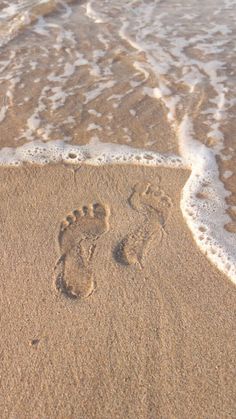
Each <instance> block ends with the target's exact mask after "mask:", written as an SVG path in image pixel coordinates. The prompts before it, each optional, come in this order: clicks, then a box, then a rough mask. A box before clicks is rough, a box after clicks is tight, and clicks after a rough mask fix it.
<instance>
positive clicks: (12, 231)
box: [0, 165, 236, 419]
mask: <svg viewBox="0 0 236 419" xmlns="http://www.w3.org/2000/svg"><path fill="white" fill-rule="evenodd" d="M188 176H189V172H188V171H186V170H182V169H181V170H180V169H179V170H175V169H167V168H145V167H140V166H139V167H138V166H137V167H136V166H130V167H127V166H126V167H124V166H122V165H121V166H107V167H92V166H88V165H82V166H80V167H77V168H75V167H72V166H63V165H47V166H44V167H40V166H37V165H25V166H23V167H20V168H4V167H1V168H0V183H1V189H0V195H1V199H0V217H1V233H0V234H1V241H0V247H1V254H2V258H1V270H0V276H1V280H0V283H1V292H0V299H1V302H0V312H1V313H0V316H1V339H0V354H1V357H0V359H1V361H0V362H1V392H0V416H1V417H2V418H19V419H21V418H22V419H23V418H24V419H26V418H35V419H36V418H45V419H46V418H60V419H65V418H76V419H78V418H79V419H80V418H81V419H84V418H97V419H100V418H107V419H108V418H109V419H110V418H121V419H123V418H145V419H146V418H153V419H154V418H232V417H234V416H235V409H236V395H235V386H234V381H235V364H236V362H235V361H236V359H235V358H236V352H235V339H236V327H235V324H236V322H235V302H236V294H235V287H234V286H233V284H232V283H231V282H230V281H229V280H228V279H227V278H226V277H225V276H224V275H222V274H221V273H220V272H219V271H217V270H216V269H215V267H214V266H212V265H211V264H210V262H209V261H208V260H207V259H206V257H205V256H204V255H203V254H202V253H201V252H200V251H199V250H198V248H197V247H196V244H195V243H194V241H193V239H192V236H191V233H190V232H189V230H188V228H187V227H186V224H185V222H184V220H183V218H182V214H181V212H180V195H181V190H182V188H183V185H184V184H185V182H186V180H187V178H188ZM75 210H77V211H78V212H73V211H75ZM68 216H70V218H67V217H68ZM66 218H67V221H65V220H66ZM58 266H59V267H60V271H58Z"/></svg>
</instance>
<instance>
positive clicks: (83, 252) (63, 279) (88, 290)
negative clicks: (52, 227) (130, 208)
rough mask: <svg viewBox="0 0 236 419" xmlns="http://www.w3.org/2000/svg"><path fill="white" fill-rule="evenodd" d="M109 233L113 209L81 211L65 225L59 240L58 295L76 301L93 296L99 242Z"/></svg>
mask: <svg viewBox="0 0 236 419" xmlns="http://www.w3.org/2000/svg"><path fill="white" fill-rule="evenodd" d="M108 229H109V209H108V208H105V206H103V205H102V204H98V203H96V204H91V205H89V206H84V207H81V208H79V209H77V210H75V211H73V212H72V213H71V214H69V215H68V216H67V217H66V219H65V220H64V221H62V223H61V226H60V232H59V236H58V241H59V247H60V253H61V256H60V258H59V260H58V261H57V263H56V266H55V269H54V273H55V285H56V288H57V290H58V291H60V292H61V293H63V294H64V295H65V296H67V297H69V298H72V299H77V298H86V297H89V296H90V295H91V294H92V293H93V291H94V289H95V281H94V277H93V273H92V271H91V260H92V258H93V255H94V251H95V249H96V246H97V241H98V239H99V238H100V237H101V235H102V234H104V233H106V232H107V231H108Z"/></svg>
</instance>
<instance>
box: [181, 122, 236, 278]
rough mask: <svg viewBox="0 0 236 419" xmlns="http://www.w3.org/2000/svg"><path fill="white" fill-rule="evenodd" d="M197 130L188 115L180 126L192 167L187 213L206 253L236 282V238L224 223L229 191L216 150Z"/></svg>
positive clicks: (185, 154)
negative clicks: (198, 136)
mask: <svg viewBox="0 0 236 419" xmlns="http://www.w3.org/2000/svg"><path fill="white" fill-rule="evenodd" d="M193 135H194V130H193V127H192V123H191V120H190V118H189V117H188V116H187V115H186V116H185V117H184V118H183V121H182V123H181V124H180V127H179V139H180V150H181V155H182V156H183V157H184V158H185V160H186V162H188V163H189V165H190V166H191V169H192V172H191V175H190V177H189V179H188V181H187V182H186V184H185V186H184V188H183V192H182V199H181V209H182V213H183V216H184V218H185V220H186V222H187V224H188V226H189V228H190V230H191V231H192V234H193V237H194V239H195V241H196V243H197V244H198V246H199V248H200V249H201V250H202V252H203V253H204V254H205V255H206V256H207V258H208V259H209V260H210V261H211V262H212V263H214V264H215V265H216V266H217V267H218V268H219V269H220V270H221V271H222V272H224V273H225V274H226V275H228V276H229V278H230V279H231V280H232V281H233V282H234V283H235V284H236V254H235V245H236V239H235V235H234V234H233V233H230V232H228V231H226V230H225V228H224V225H225V224H227V223H228V222H229V221H231V219H230V217H229V216H228V215H227V213H226V210H227V205H226V202H225V199H224V198H226V197H227V196H228V195H229V192H227V191H226V190H225V189H224V187H223V184H222V182H220V180H219V171H218V166H217V164H216V159H215V153H214V152H213V151H212V150H211V149H209V148H207V147H206V146H205V145H204V144H201V143H199V142H198V141H196V140H195V139H194V137H193Z"/></svg>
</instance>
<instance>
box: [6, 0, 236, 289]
mask: <svg viewBox="0 0 236 419" xmlns="http://www.w3.org/2000/svg"><path fill="white" fill-rule="evenodd" d="M235 9H236V1H235V0H225V1H223V0H221V1H208V2H205V3H204V4H203V3H201V2H199V1H195V0H190V1H184V0H182V1H181V2H178V1H175V0H171V1H169V0H166V1H161V0H160V1H154V0H152V1H151V0H146V1H145V0H133V1H131V0H129V1H128V0H123V1H122V2H121V1H118V0H109V1H108V0H101V1H99V2H97V1H95V0H94V1H93V0H92V1H87V2H86V1H84V2H83V1H67V2H65V1H57V0H53V1H52V0H51V1H50V0H49V1H48V0H41V1H40V0H25V1H16V0H15V1H13V2H12V1H11V2H10V1H2V2H1V5H0V45H1V47H0V95H1V99H0V101H1V102H0V136H1V147H2V150H1V151H0V159H1V162H2V164H19V163H20V162H22V161H32V162H38V163H42V164H45V163H48V162H50V161H61V160H63V161H67V162H68V163H78V162H80V161H87V163H90V164H106V163H109V164H110V163H112V162H114V163H117V162H118V163H120V162H127V163H135V164H138V163H139V164H147V165H165V166H167V167H168V166H169V167H180V166H182V167H189V168H190V169H191V176H190V178H189V180H188V182H187V184H186V185H185V187H184V190H183V197H182V201H181V209H182V212H183V215H184V218H185V220H186V222H187V224H188V226H189V228H190V229H191V231H192V234H193V236H194V238H195V240H196V243H197V244H198V246H199V247H200V248H201V250H202V251H203V252H204V253H205V254H206V255H207V257H208V258H209V259H210V260H211V261H212V262H213V263H214V264H215V265H216V266H217V267H218V268H219V269H221V270H222V271H223V272H225V273H226V274H227V275H228V276H229V278H231V280H233V281H234V282H236V256H235V246H236V164H235V162H236V151H235V150H236V141H235V138H234V135H235V134H234V133H235V131H236V123H235V118H234V114H235V108H236V99H235V90H236V87H235V86H236V83H235V81H236V80H235V74H236V71H235V59H234V57H235V39H236V37H235V32H236V29H235V20H236V13H235V12H236V10H235ZM4 147H5V148H4ZM6 147H11V148H6Z"/></svg>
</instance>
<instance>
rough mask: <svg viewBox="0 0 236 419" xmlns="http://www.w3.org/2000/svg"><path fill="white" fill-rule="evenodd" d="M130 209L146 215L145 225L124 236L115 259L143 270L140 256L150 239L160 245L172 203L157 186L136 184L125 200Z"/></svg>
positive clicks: (142, 255)
mask: <svg viewBox="0 0 236 419" xmlns="http://www.w3.org/2000/svg"><path fill="white" fill-rule="evenodd" d="M128 202H129V204H130V206H131V207H132V208H133V209H134V210H135V211H138V212H140V213H142V214H143V215H144V216H145V222H144V223H143V225H142V226H140V227H138V228H137V229H136V230H135V231H134V232H133V233H131V234H129V235H127V236H125V237H124V239H123V240H122V241H121V242H120V243H119V244H118V246H117V247H116V249H115V252H114V256H115V259H116V260H117V261H118V262H119V263H121V264H123V265H133V264H137V265H138V266H139V267H140V268H141V269H142V268H143V257H144V255H145V252H146V251H147V250H148V247H149V245H150V244H151V242H152V239H154V238H155V239H157V238H158V240H159V242H161V240H162V238H163V235H164V234H165V223H166V220H167V218H168V215H169V210H170V208H171V206H172V201H171V199H170V197H169V196H168V195H166V194H165V193H164V192H163V190H162V189H161V188H160V187H159V186H156V187H154V186H152V185H151V184H150V183H138V184H137V185H135V187H134V188H133V192H132V194H131V196H130V197H129V199H128Z"/></svg>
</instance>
